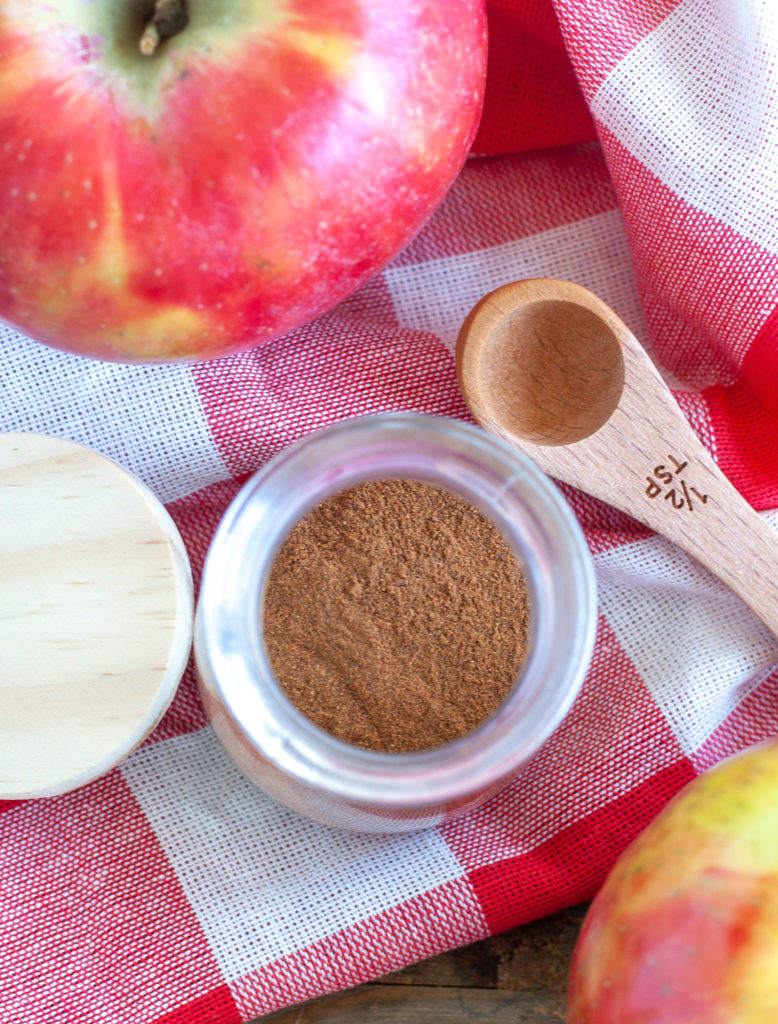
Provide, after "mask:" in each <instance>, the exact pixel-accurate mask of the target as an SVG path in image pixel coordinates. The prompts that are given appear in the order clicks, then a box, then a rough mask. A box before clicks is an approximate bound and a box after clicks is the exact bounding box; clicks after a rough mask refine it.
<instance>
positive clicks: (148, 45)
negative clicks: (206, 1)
mask: <svg viewBox="0 0 778 1024" xmlns="http://www.w3.org/2000/svg"><path fill="white" fill-rule="evenodd" d="M188 21H189V15H188V14H187V11H186V0H154V13H153V14H152V15H151V17H150V18H149V20H148V22H147V23H146V27H145V28H144V29H143V35H142V36H141V37H140V44H139V45H140V52H141V53H143V54H145V55H146V56H147V57H150V56H151V55H152V54H153V53H156V52H157V47H158V46H159V44H160V43H161V42H162V40H163V39H168V38H169V37H170V36H174V35H177V34H178V33H179V32H180V31H181V29H182V28H186V25H187V22H188Z"/></svg>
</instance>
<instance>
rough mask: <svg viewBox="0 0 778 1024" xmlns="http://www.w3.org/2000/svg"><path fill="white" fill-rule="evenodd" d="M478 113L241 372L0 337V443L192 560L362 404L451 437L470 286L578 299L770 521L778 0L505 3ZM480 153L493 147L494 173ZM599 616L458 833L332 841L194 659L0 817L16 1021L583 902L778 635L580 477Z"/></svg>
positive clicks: (391, 948)
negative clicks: (436, 190) (304, 316)
mask: <svg viewBox="0 0 778 1024" xmlns="http://www.w3.org/2000/svg"><path fill="white" fill-rule="evenodd" d="M489 13H490V26H491V28H492V30H493V31H492V50H491V58H490V61H491V62H490V72H489V85H488V89H487V105H486V111H485V115H484V120H483V124H482V127H481V130H480V132H479V136H478V140H477V143H476V152H477V153H478V154H480V155H477V156H474V157H473V158H472V159H471V160H469V161H468V163H467V164H466V166H465V168H464V170H463V171H462V173H461V175H460V177H459V178H458V180H457V181H456V183H455V185H454V187H453V189H452V190H451V192H450V194H449V196H448V198H447V199H446V200H445V202H444V204H443V206H442V207H441V208H440V209H439V210H438V211H437V212H436V214H435V216H434V217H433V219H432V220H431V221H430V222H429V223H428V225H427V227H426V228H425V229H424V231H423V232H422V233H421V234H420V235H419V236H418V237H417V238H416V240H415V241H414V242H413V243H412V244H411V245H410V246H409V247H408V248H407V249H406V250H405V251H404V252H403V253H402V254H401V255H400V256H399V257H398V258H397V259H396V260H395V261H394V263H393V264H392V265H391V266H390V267H388V268H387V269H386V270H385V271H384V272H383V273H382V274H380V275H379V276H378V277H377V278H375V279H374V280H373V281H372V282H371V283H369V284H368V285H367V286H366V287H365V288H363V289H362V291H361V292H359V293H358V294H356V295H354V296H353V297H352V298H350V299H349V300H347V301H346V302H344V303H343V304H342V305H341V306H340V307H338V308H337V309H335V310H333V311H332V312H330V313H328V314H327V315H325V316H323V317H321V318H320V319H319V320H318V321H316V322H315V323H312V324H310V325H308V326H306V327H304V328H303V329H301V330H298V331H296V332H295V333H293V334H291V335H289V336H287V337H285V338H282V339H280V340H278V341H276V342H273V343H271V344H268V345H266V346H264V347H261V348H257V349H255V350H253V351H249V352H246V353H245V354H243V355H238V356H234V357H231V358H226V359H222V360H219V361H215V362H212V363H201V364H195V365H188V366H187V365H176V366H167V367H151V366H142V367H139V366H135V367H128V366H118V365H109V364H102V363H97V362H90V361H88V360H84V359H80V358H76V357H71V356H68V355H65V354H63V353H60V352H55V351H52V350H48V349H45V348H43V347H41V346H39V345H37V344H35V343H33V342H31V341H29V340H26V339H25V338H23V337H21V336H20V335H18V334H16V333H14V332H13V331H11V330H8V329H2V330H0V345H1V346H2V361H1V362H0V386H1V387H2V391H1V392H0V428H2V429H4V430H34V431H41V432H46V433H51V434H56V435H59V436H63V437H68V438H72V439H74V440H76V441H80V442H82V443H85V444H87V445H91V446H93V447H94V448H96V449H98V450H100V451H102V452H105V453H106V454H107V455H109V456H111V457H113V458H114V459H116V460H118V461H119V462H120V463H121V464H122V465H124V466H126V467H127V468H128V469H129V470H131V471H133V472H134V473H136V474H137V475H138V476H140V477H141V478H142V479H143V480H144V481H145V482H146V483H147V484H149V486H150V487H151V488H152V489H153V490H154V491H155V492H156V493H157V494H158V495H159V496H160V497H161V498H162V500H163V501H164V502H166V504H167V507H168V508H169V510H170V512H171V513H172V515H173V517H174V518H175V520H176V522H177V523H178V525H179V527H180V529H181V532H182V534H183V537H184V540H185V542H186V544H187V546H188V549H189V553H190V556H191V560H192V564H193V568H194V571H195V575H196V577H197V575H198V574H199V570H200V568H201V565H202V561H203V557H204V555H205V552H206V549H207V546H208V543H209V540H210V537H211V535H212V533H213V530H214V528H215V526H216V524H217V522H218V521H219V518H220V516H221V515H222V513H223V512H224V509H225V507H226V505H227V503H228V502H229V501H230V499H231V498H232V497H233V496H234V495H235V493H236V491H237V490H238V487H239V486H240V482H241V480H242V479H243V478H244V477H245V474H247V473H250V472H251V471H253V470H255V469H256V468H257V467H259V466H261V465H262V464H263V463H264V462H265V461H266V460H267V459H268V458H270V457H271V456H272V455H273V454H275V453H276V452H278V451H280V450H281V449H282V448H283V447H284V446H285V445H287V444H289V443H290V442H291V441H293V440H295V439H296V438H299V437H301V436H303V435H305V434H307V433H309V432H310V431H312V430H315V429H316V428H318V427H321V426H324V425H325V424H329V423H332V422H334V421H336V420H340V419H343V418H345V417H351V416H357V415H361V414H364V413H374V412H382V411H396V410H416V411H421V412H426V413H433V414H437V415H442V416H452V417H461V418H467V411H466V409H465V407H464V404H463V401H462V398H461V396H460V394H459V392H458V389H457V384H456V379H455V373H454V363H453V359H452V348H453V344H454V339H455V336H456V332H457V329H458V326H459V324H460V323H461V321H462V319H463V317H464V315H465V314H466V313H467V311H468V310H469V309H470V307H471V305H472V304H473V303H474V302H475V301H476V300H477V299H478V298H479V297H480V296H481V295H482V294H483V293H485V292H487V291H489V290H491V289H492V288H495V287H497V286H498V285H500V284H503V283H506V282H509V281H512V280H515V279H517V278H522V277H530V276H539V275H543V276H556V277H562V278H568V279H570V280H573V281H577V282H579V283H581V284H583V285H585V286H587V287H588V288H590V289H592V290H593V291H594V292H596V293H597V294H598V295H600V296H601V297H602V298H603V299H605V300H606V301H607V302H609V303H610V304H611V305H612V306H613V307H614V308H615V309H616V311H617V312H618V313H619V314H620V315H621V316H622V318H623V319H624V320H625V321H626V322H627V323H628V324H629V325H630V327H631V328H632V329H633V331H634V332H635V334H636V335H637V337H638V338H640V339H642V340H643V341H644V342H645V343H646V345H647V347H648V348H649V350H650V351H651V352H652V354H653V355H654V357H655V358H656V359H657V361H658V362H659V363H660V365H661V367H662V369H663V372H664V373H665V374H666V375H667V379H668V380H669V381H670V382H671V384H672V386H673V387H674V388H675V393H676V395H677V398H678V401H679V403H680V405H681V408H682V409H683V411H684V413H685V414H686V416H687V417H688V419H689V420H690V422H691V424H692V426H693V427H694V429H695V430H696V431H697V432H698V434H699V436H700V437H701V439H702V440H703V442H704V443H705V444H706V445H707V446H708V448H709V449H710V450H711V451H712V453H713V455H714V457H715V458H716V460H717V461H718V463H719V465H720V466H721V468H722V469H723V470H724V472H725V473H726V474H727V475H728V476H729V477H730V479H731V480H732V481H733V482H734V484H735V485H736V486H737V487H738V488H739V489H740V491H741V492H742V493H743V494H744V495H745V497H746V498H747V499H748V500H749V501H750V502H751V503H752V504H753V505H754V506H755V507H756V508H757V509H758V510H760V512H761V513H762V514H763V515H764V516H765V517H766V518H767V520H768V522H770V523H771V524H773V525H775V526H776V527H778V516H776V515H774V514H773V513H772V512H771V509H773V508H774V507H776V506H778V454H776V453H778V416H776V413H777V412H778V313H776V299H777V298H778V287H777V286H778V261H777V259H776V255H777V254H778V187H776V186H777V185H778V181H777V178H778V175H777V173H776V171H777V170H778V109H777V108H776V96H777V95H778V93H777V92H776V74H778V7H776V5H775V4H774V2H773V0H555V3H554V9H552V7H551V6H550V3H549V0H492V3H491V5H490V12H489ZM483 154H491V155H483ZM563 490H564V493H565V494H566V496H567V498H568V499H569V501H570V502H571V503H572V506H573V508H574V510H575V512H576V514H577V515H578V517H579V519H580V522H581V524H582V526H583V528H584V530H585V533H586V537H587V539H588V542H589V546H590V549H591V551H592V554H593V557H594V561H595V566H596V570H597V577H598V584H599V601H600V606H599V607H600V613H599V627H598V636H597V643H596V648H595V652H594V657H593V660H592V663H591V668H590V671H589V673H588V675H587V678H586V681H585V684H584V687H583V690H582V693H581V694H580V697H579V698H578V700H577V701H576V703H575V705H574V707H573V709H572V711H571V713H570V714H569V716H568V717H567V718H566V720H565V721H564V722H563V724H562V725H561V726H560V728H559V729H558V730H557V732H556V733H555V734H554V735H553V737H552V738H551V739H550V740H549V741H548V742H547V743H546V744H545V745H544V746H543V748H542V749H541V750H540V751H539V753H538V754H537V755H536V756H535V757H534V758H533V760H532V762H531V763H530V764H528V765H527V766H526V768H525V769H524V770H523V771H522V772H521V774H520V775H519V776H518V777H517V778H516V780H515V782H513V784H512V785H510V787H509V788H507V789H506V790H505V791H503V793H502V794H500V795H499V796H497V797H496V798H494V799H493V800H492V801H491V802H490V803H488V804H487V805H485V806H483V807H482V808H481V809H479V810H477V811H475V812H473V813H471V814H470V815H469V816H468V817H465V818H463V819H460V820H459V821H457V822H455V823H453V824H447V825H444V826H441V827H439V828H436V829H430V830H427V831H424V832H419V833H415V834H411V835H407V836H401V837H397V836H394V837H385V836H375V835H353V834H347V833H341V832H336V831H331V830H328V829H326V828H324V827H321V826H319V825H316V824H312V823H310V822H308V821H306V820H303V819H301V818H299V817H297V816H296V815H295V814H293V813H291V812H289V811H286V810H284V809H282V808H279V807H278V806H276V805H274V804H273V803H272V802H271V801H270V800H269V799H267V798H266V797H265V796H264V795H263V794H262V793H261V792H259V791H258V790H256V789H255V788H253V787H252V786H251V785H250V784H249V783H248V782H247V781H245V780H244V779H243V778H242V776H241V775H240V774H239V773H238V771H237V770H236V769H235V768H234V767H233V765H232V763H231V762H230V760H229V759H228V757H227V756H226V754H224V753H223V751H222V749H221V748H220V746H219V744H218V742H217V741H216V739H215V736H214V734H213V732H212V730H211V728H210V727H209V726H208V725H207V723H206V721H205V719H204V716H203V712H202V709H201V706H200V703H199V701H198V697H197V695H196V691H195V687H194V683H193V679H192V675H191V672H189V673H188V674H187V675H186V677H185V678H184V680H183V683H182V685H181V687H180V690H179V693H178V696H177V697H176V699H175V701H174V703H173V705H172V707H171V709H170V711H169V713H168V714H167V715H166V716H165V718H164V720H163V721H162V723H161V724H160V725H159V727H158V728H157V730H156V731H155V733H154V734H153V736H152V737H151V738H150V739H149V741H148V742H146V743H145V744H144V746H142V747H141V748H140V749H139V750H138V751H136V753H135V754H134V755H133V756H132V757H130V758H129V760H127V761H126V762H125V763H124V764H123V765H122V766H120V767H119V768H118V769H116V770H114V771H113V772H112V773H111V774H110V775H108V776H107V777H105V778H103V779H101V780H99V781H97V782H94V783H92V784H91V785H89V786H87V787H85V788H83V789H81V790H79V791H76V792H73V793H71V794H69V795H66V796H62V797H58V798H52V799H44V800H38V801H25V802H20V803H15V804H13V803H12V804H5V805H2V806H0V810H2V813H0V1020H2V1021H3V1022H4V1024H48V1022H57V1024H236V1022H241V1021H246V1020H248V1019H251V1018H252V1017H254V1016H256V1015H260V1014H263V1013H266V1012H268V1011H270V1010H273V1009H275V1008H277V1007H280V1006H283V1005H287V1004H291V1003H294V1002H297V1001H300V1000H305V999H308V998H310V997H313V996H316V995H319V994H321V993H324V992H327V991H332V990H335V989H339V988H343V987H346V986H350V985H354V984H356V983H358V982H361V981H364V980H367V979H371V978H375V977H377V976H379V975H381V974H383V973H384V972H387V971H391V970H393V969H396V968H399V967H401V966H403V965H405V964H408V963H409V962H411V961H414V960H417V959H420V958H423V957H428V956H432V955H433V954H435V953H438V952H440V951H442V950H445V949H448V948H451V947H453V946H456V945H459V944H464V943H468V942H471V941H473V940H475V939H479V938H481V937H483V936H486V935H488V934H490V933H493V932H496V931H498V930H501V929H505V928H509V927H511V926H513V925H516V924H518V923H520V922H523V921H526V920H529V919H531V918H535V917H538V916H541V915H543V914H547V913H550V912H552V911H554V910H556V909H558V908H561V907H564V906H566V905H569V904H573V903H575V902H577V901H580V900H584V899H586V898H587V897H590V896H591V895H592V894H593V893H594V892H595V890H596V889H597V887H598V885H599V884H600V882H601V881H602V879H603V878H604V876H605V874H606V872H607V871H608V868H609V866H610V865H611V863H612V862H613V860H614V858H615V857H616V856H617V854H618V853H619V852H620V851H621V850H622V849H623V847H624V846H625V844H626V843H627V842H628V841H629V840H630V839H631V838H632V837H633V836H634V835H635V834H636V833H637V832H638V831H639V830H640V829H641V828H642V827H643V826H644V825H645V824H646V823H647V822H648V821H649V820H650V819H651V818H652V817H653V816H654V815H655V814H656V813H657V812H658V811H659V809H660V808H661V807H662V806H663V804H664V803H665V802H666V801H667V799H668V798H669V797H670V796H671V795H672V794H673V793H674V792H675V791H677V790H678V788H679V787H680V786H682V785H683V784H684V783H686V782H687V781H688V780H690V779H691V778H693V777H694V776H695V774H697V773H699V772H700V771H702V770H704V769H705V768H707V767H708V766H710V765H711V764H713V763H714V762H716V761H718V760H719V759H721V758H722V757H724V756H726V755H728V754H730V753H731V752H734V751H736V750H738V749H740V748H742V747H743V746H745V745H747V744H749V743H752V742H754V741H757V740H760V739H762V738H764V737H767V736H770V735H773V734H775V733H776V731H778V730H777V727H778V700H777V699H776V698H777V697H778V671H776V670H775V668H774V666H775V665H776V663H778V641H777V640H776V639H775V638H774V637H773V636H771V634H770V633H769V632H768V631H767V629H766V628H765V627H764V626H762V625H761V623H760V622H759V621H758V620H757V619H756V617H755V616H754V615H753V614H752V613H751V612H750V611H748V610H747V609H746V608H745V607H744V606H743V605H742V604H741V603H740V602H739V601H738V599H736V598H735V597H734V596H732V595H731V594H730V593H729V592H728V591H727V590H726V589H725V588H724V587H723V586H722V585H721V584H720V583H719V582H718V581H717V580H715V579H714V578H713V577H712V576H711V575H710V574H708V573H707V572H705V571H704V570H703V569H701V568H700V567H699V566H698V565H696V564H695V563H693V562H692V561H691V560H690V559H689V558H687V557H686V556H685V555H684V554H682V553H681V552H680V551H678V550H677V549H676V548H675V547H673V546H672V545H671V544H670V543H668V542H666V541H664V540H663V539H660V538H658V537H657V536H655V535H653V534H652V533H651V532H650V531H648V530H647V529H645V528H643V527H642V526H640V525H638V524H636V523H635V522H633V521H631V520H630V519H628V518H627V517H626V516H624V515H621V514H619V513H617V512H615V511H614V510H613V509H611V508H609V507H608V506H606V505H605V504H602V503H599V502H597V501H595V500H593V499H590V498H588V497H586V496H584V495H582V494H580V493H577V492H574V491H573V490H572V489H570V488H563Z"/></svg>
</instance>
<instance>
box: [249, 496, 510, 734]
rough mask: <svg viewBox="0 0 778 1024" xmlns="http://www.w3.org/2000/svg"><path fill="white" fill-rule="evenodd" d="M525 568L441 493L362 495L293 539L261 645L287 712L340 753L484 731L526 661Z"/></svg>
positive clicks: (280, 562) (488, 527)
mask: <svg viewBox="0 0 778 1024" xmlns="http://www.w3.org/2000/svg"><path fill="white" fill-rule="evenodd" d="M528 618H529V608H528V599H527V589H526V585H525V582H524V579H523V577H522V574H521V569H520V567H519V564H518V562H517V560H516V558H515V557H514V555H513V553H512V552H511V550H510V548H509V547H508V545H507V544H506V542H505V541H504V539H503V537H502V535H501V534H500V533H499V531H498V530H497V529H496V528H495V526H494V525H493V524H492V523H491V522H490V521H489V520H488V519H487V518H486V517H485V516H484V515H483V514H482V513H480V512H479V511H477V510H476V509H475V508H473V507H472V506H471V505H470V504H469V503H468V502H466V501H464V500H463V499H462V498H460V497H458V496H457V495H454V494H452V493H450V492H448V491H445V490H441V489H440V488H437V487H433V486H431V485H429V484H426V483H420V482H417V481H410V480H378V481H370V482H367V483H363V484H359V485H358V486H356V487H353V488H351V489H349V490H347V491H343V492H341V493H339V494H336V495H334V496H333V497H331V498H328V499H327V500H325V501H323V502H321V503H320V504H319V505H317V506H316V507H315V508H314V509H312V510H311V511H310V512H309V513H308V514H307V515H306V516H305V517H304V518H303V519H302V520H301V521H300V522H299V523H298V524H297V525H296V526H295V527H294V529H293V530H292V531H291V533H290V534H289V536H288V537H287V539H286V541H285V542H284V544H283V546H282V548H281V550H280V552H279V554H278V556H277V558H276V561H275V563H274V565H273V569H272V571H271V575H270V579H269V583H268V587H267V593H266V599H265V613H264V631H265V638H266V643H267V650H268V654H269V657H270V663H271V665H272V668H273V672H274V674H275V676H276V678H277V679H278V681H279V683H280V685H281V686H282V688H283V689H284V691H285V692H286V694H287V696H288V697H289V699H290V700H291V701H292V703H293V704H295V706H296V707H297V708H298V709H299V710H300V711H302V712H303V714H305V715H307V716H308V718H310V719H311V720H312V721H313V722H314V723H315V724H316V725H318V726H319V727H320V728H322V729H324V730H326V731H327V732H329V733H331V734H332V735H333V736H336V737H337V738H338V739H341V740H343V741H345V742H346V743H350V744H355V745H357V746H360V747H367V748H370V749H373V750H383V751H391V752H401V751H412V750H423V749H427V748H432V747H437V746H440V745H441V744H444V743H448V742H450V741H452V740H455V739H457V738H459V737H460V736H463V735H465V734H466V733H468V732H470V731H471V730H472V729H474V728H475V727H476V726H477V725H479V724H480V723H481V722H482V721H484V720H485V719H486V718H488V717H489V716H490V715H491V714H492V713H493V712H494V711H495V709H496V708H497V707H498V705H499V704H500V703H501V701H502V700H503V698H504V697H505V695H506V694H507V692H508V690H509V689H510V687H511V684H512V683H513V681H514V679H515V677H516V673H517V670H518V669H519V667H520V666H521V663H522V661H523V659H524V656H525V653H526V648H527V634H528Z"/></svg>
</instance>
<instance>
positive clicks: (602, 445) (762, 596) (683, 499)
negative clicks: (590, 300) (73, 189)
mask: <svg viewBox="0 0 778 1024" xmlns="http://www.w3.org/2000/svg"><path fill="white" fill-rule="evenodd" d="M622 344H623V345H624V361H625V391H624V396H623V400H622V402H621V404H620V406H619V408H617V409H616V410H615V412H614V413H613V416H612V417H611V420H610V422H609V424H608V429H607V431H605V430H602V431H598V432H596V433H594V434H592V435H591V436H590V437H588V438H586V439H584V440H583V441H580V442H578V443H575V444H571V445H567V446H564V447H548V446H541V445H526V444H522V445H521V447H522V448H523V449H524V450H526V451H527V453H528V454H530V455H531V456H532V457H533V458H534V459H535V460H536V461H537V462H538V464H539V465H540V466H541V468H543V469H544V470H545V471H546V472H548V473H549V474H551V475H552V476H555V477H556V478H557V479H560V480H564V481H566V482H567V483H571V484H573V485H574V486H576V487H579V488H580V489H581V490H583V491H586V492H587V493H589V494H592V495H594V496H595V497H597V498H600V499H602V500H603V501H606V502H608V503H609V504H611V505H614V506H615V507H617V508H620V509H621V510H622V511H624V512H628V513H629V514H630V515H631V516H633V517H634V518H635V519H638V520H639V521H640V522H643V523H645V524H646V525H647V526H649V527H650V528H651V529H653V530H655V531H657V532H658V533H660V534H662V535H663V536H665V537H667V538H668V539H669V540H671V541H673V542H674V543H676V544H677V545H678V546H679V547H680V548H682V549H683V550H684V551H686V552H687V553H688V554H690V555H692V556H693V557H694V558H696V559H697V560H698V561H699V562H701V563H702V564H703V565H704V566H705V567H706V568H707V569H709V570H710V571H711V572H713V573H714V574H715V575H716V576H718V577H719V579H721V580H722V581H723V582H724V583H726V584H727V586H728V587H730V589H731V590H733V591H734V593H736V594H737V595H738V596H739V597H740V598H741V599H742V600H743V601H744V602H745V603H746V604H747V605H748V606H749V608H751V609H752V610H753V611H754V612H756V614H757V615H758V616H759V618H760V619H761V620H762V622H764V623H765V625H766V626H768V628H769V629H770V630H771V631H772V632H773V633H774V634H775V635H776V636H778V536H776V534H775V533H774V532H773V531H772V530H771V528H770V527H769V526H768V525H767V523H765V522H764V521H763V520H762V519H760V517H759V516H758V514H757V513H756V512H755V511H754V510H753V509H752V508H751V506H750V505H749V504H748V502H747V501H746V500H745V499H744V498H743V497H742V495H740V494H739V493H738V491H737V490H736V489H735V488H734V487H733V485H732V484H731V483H730V482H729V480H728V479H727V478H726V476H725V475H724V474H723V473H722V472H721V470H720V469H719V467H718V466H717V465H716V463H715V462H714V460H713V459H712V457H711V456H710V454H709V453H708V450H707V449H706V448H705V446H704V445H703V444H702V443H701V441H700V440H699V438H698V437H697V435H696V434H695V433H694V431H693V430H692V429H691V427H690V426H689V424H688V422H687V420H686V418H685V416H684V415H683V413H682V411H681V409H680V408H679V406H678V404H677V403H676V401H675V399H674V398H673V396H672V394H671V392H670V391H669V390H668V388H667V386H666V384H665V383H664V381H663V380H662V379H661V377H660V376H659V374H658V372H657V371H656V368H655V367H654V365H653V363H652V362H651V361H650V359H649V358H648V356H647V355H646V353H645V351H644V350H643V349H642V347H641V346H640V345H639V344H638V342H637V341H636V340H635V339H634V338H632V337H631V336H629V337H628V338H625V337H623V336H622ZM510 440H512V441H513V442H514V443H515V438H511V439H510Z"/></svg>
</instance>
